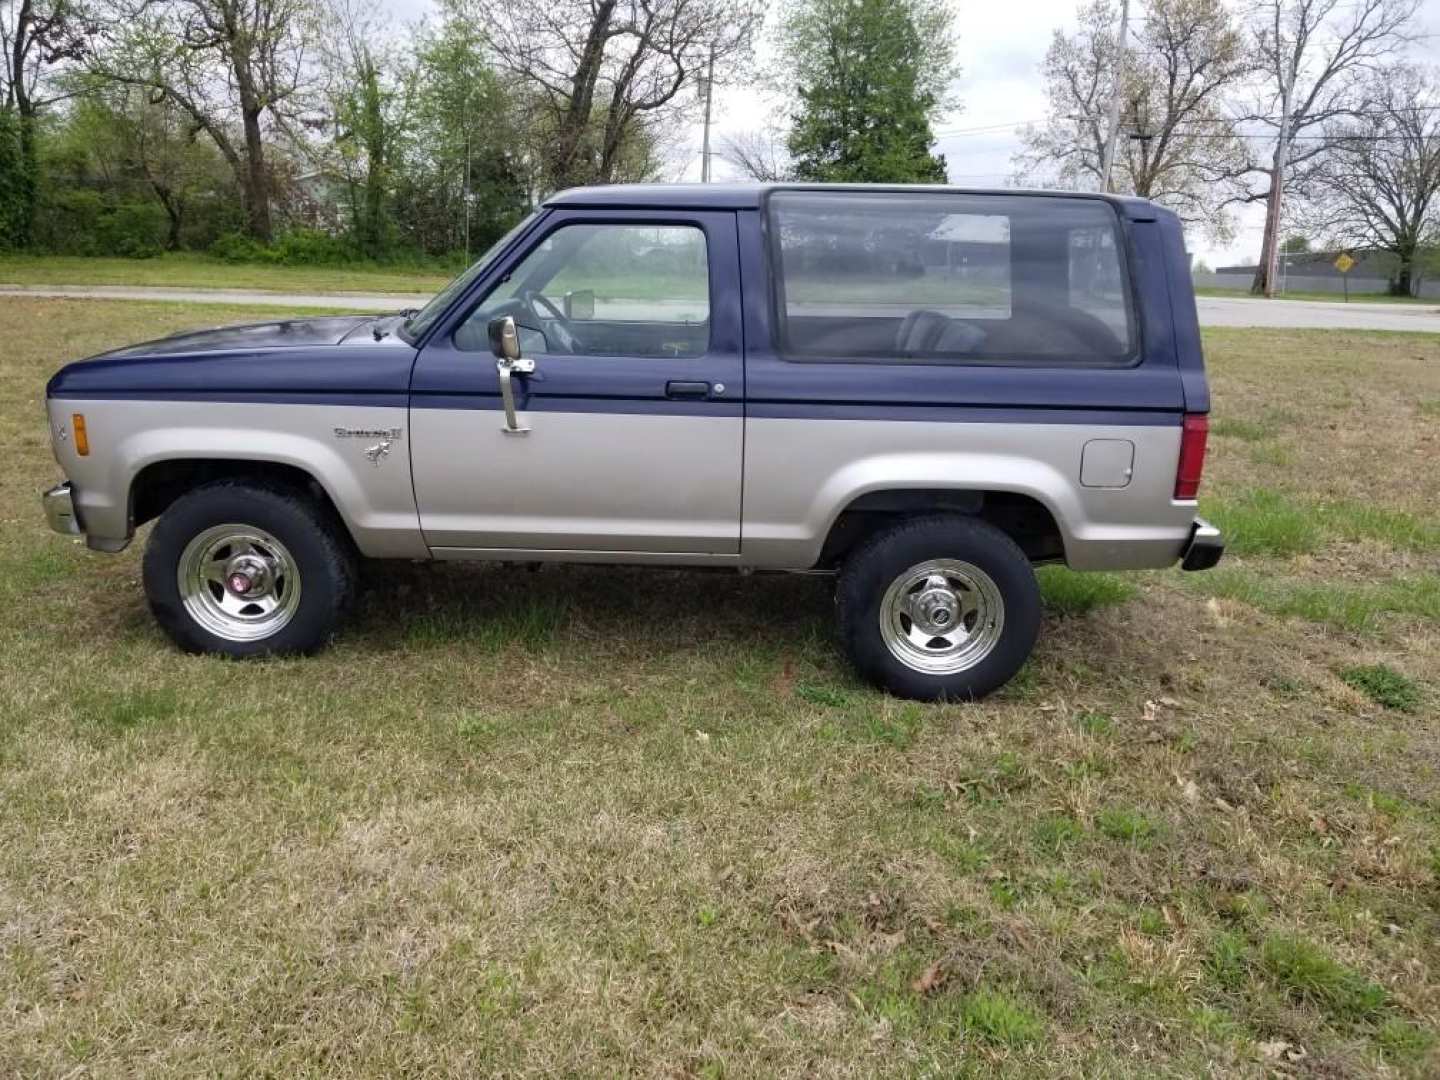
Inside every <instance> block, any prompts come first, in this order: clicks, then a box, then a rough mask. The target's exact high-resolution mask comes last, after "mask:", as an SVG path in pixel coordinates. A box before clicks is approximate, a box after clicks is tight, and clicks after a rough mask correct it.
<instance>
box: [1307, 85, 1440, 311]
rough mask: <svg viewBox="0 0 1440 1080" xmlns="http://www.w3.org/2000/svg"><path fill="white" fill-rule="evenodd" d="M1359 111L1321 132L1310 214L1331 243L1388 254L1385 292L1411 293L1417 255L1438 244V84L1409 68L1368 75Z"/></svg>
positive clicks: (1439, 102) (1439, 94) (1439, 108)
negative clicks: (1322, 143)
mask: <svg viewBox="0 0 1440 1080" xmlns="http://www.w3.org/2000/svg"><path fill="white" fill-rule="evenodd" d="M1364 99H1365V109H1364V111H1363V112H1360V113H1359V114H1358V115H1356V116H1355V117H1354V118H1352V119H1346V120H1340V121H1336V122H1335V123H1333V124H1332V125H1331V126H1330V127H1329V128H1327V130H1326V140H1325V141H1326V149H1325V152H1324V154H1322V155H1321V156H1320V157H1319V158H1317V166H1316V169H1315V176H1314V180H1313V200H1312V209H1311V214H1312V216H1313V218H1314V219H1315V221H1316V225H1317V227H1319V228H1321V229H1323V230H1324V231H1325V235H1326V236H1327V237H1328V238H1329V239H1330V240H1331V242H1332V243H1334V244H1336V245H1337V246H1353V247H1357V248H1368V249H1371V250H1375V251H1383V252H1386V253H1387V254H1389V255H1390V256H1391V260H1392V266H1393V272H1392V274H1391V278H1390V291H1391V293H1393V294H1395V295H1397V296H1409V295H1411V293H1412V292H1413V291H1414V285H1415V278H1416V276H1417V265H1416V264H1417V260H1418V259H1419V257H1420V256H1421V253H1422V252H1423V251H1424V249H1425V248H1426V247H1427V246H1428V245H1430V244H1433V243H1437V242H1440V85H1437V81H1436V78H1435V76H1434V75H1433V74H1427V73H1425V72H1423V71H1420V70H1417V69H1415V68H1412V67H1397V68H1392V69H1390V70H1388V71H1383V72H1379V73H1376V74H1375V75H1374V76H1373V77H1372V78H1371V79H1370V80H1368V81H1367V83H1366V85H1365V93H1364Z"/></svg>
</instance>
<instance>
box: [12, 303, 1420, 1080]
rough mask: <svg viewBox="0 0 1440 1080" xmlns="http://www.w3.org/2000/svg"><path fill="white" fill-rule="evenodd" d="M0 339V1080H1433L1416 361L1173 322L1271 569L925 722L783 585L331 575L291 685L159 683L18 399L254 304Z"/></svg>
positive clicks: (1050, 623)
mask: <svg viewBox="0 0 1440 1080" xmlns="http://www.w3.org/2000/svg"><path fill="white" fill-rule="evenodd" d="M0 313H3V314H4V316H5V320H6V325H7V327H8V328H9V331H8V335H9V336H8V337H7V341H6V352H5V354H4V360H3V362H0V438H3V439H4V442H5V445H6V446H7V448H8V450H9V457H8V458H7V467H6V469H4V470H0V521H3V523H4V526H5V527H4V528H3V529H0V599H3V601H4V603H0V656H3V658H4V662H3V663H0V807H3V811H0V1015H3V1017H4V1020H3V1021H0V1062H3V1063H4V1065H3V1067H0V1072H3V1073H5V1074H6V1075H7V1076H8V1075H10V1074H14V1075H18V1076H32V1075H33V1076H63V1075H71V1074H85V1075H97V1076H125V1075H136V1074H144V1075H146V1076H157V1077H169V1076H190V1075H195V1074H197V1073H202V1074H205V1073H225V1074H231V1073H234V1074H245V1075H251V1074H253V1075H275V1076H311V1075H320V1074H324V1075H343V1076H351V1075H354V1076H389V1075H436V1076H443V1075H477V1074H478V1075H506V1076H517V1077H528V1076H579V1075H607V1076H608V1075H643V1076H649V1075H656V1076H659V1075H667V1076H668V1075H672V1074H673V1075H677V1076H697V1077H721V1076H782V1077H798V1076H806V1077H809V1076H815V1077H825V1078H829V1077H837V1078H838V1077H853V1076H865V1077H871V1076H874V1077H889V1076H897V1077H899V1076H958V1077H966V1076H972V1077H973V1076H982V1075H997V1076H1023V1077H1040V1076H1135V1077H1141V1076H1145V1077H1148V1076H1177V1077H1178V1076H1210V1075H1218V1076H1252V1075H1260V1074H1261V1073H1264V1072H1267V1071H1274V1070H1275V1069H1276V1068H1287V1069H1291V1070H1292V1071H1294V1072H1296V1073H1297V1074H1302V1073H1305V1072H1306V1071H1307V1070H1308V1072H1310V1073H1313V1074H1315V1075H1324V1076H1332V1075H1333V1076H1374V1075H1394V1076H1397V1077H1400V1078H1404V1080H1420V1078H1429V1077H1433V1076H1436V1075H1440V1057H1437V1054H1440V1050H1437V1045H1436V1042H1435V1028H1436V1018H1437V1017H1440V984H1437V981H1436V980H1435V978H1434V977H1433V973H1434V972H1435V971H1436V970H1440V940H1437V935H1436V934H1435V933H1433V929H1434V923H1435V889H1436V888H1437V882H1440V838H1437V835H1436V832H1435V825H1436V820H1437V819H1436V816H1435V814H1436V809H1435V808H1436V807H1440V728H1437V726H1436V725H1435V724H1434V723H1432V722H1431V715H1430V712H1431V711H1433V709H1432V707H1431V702H1432V697H1433V687H1435V686H1437V685H1440V644H1437V638H1436V634H1435V628H1436V627H1437V626H1440V575H1436V574H1435V572H1434V571H1435V564H1434V560H1433V555H1432V549H1429V548H1427V547H1426V546H1425V545H1427V544H1428V543H1429V541H1428V540H1427V539H1425V537H1426V536H1427V535H1428V534H1427V533H1426V532H1425V530H1427V529H1433V528H1434V527H1436V526H1437V524H1440V520H1437V511H1436V509H1435V508H1436V507H1437V506H1440V478H1437V477H1436V476H1435V473H1436V472H1437V470H1433V469H1429V468H1427V467H1426V465H1427V463H1428V460H1429V458H1428V457H1427V454H1428V452H1429V449H1431V447H1430V444H1429V443H1427V442H1426V441H1425V439H1426V437H1427V436H1428V434H1429V432H1428V431H1427V430H1426V429H1425V428H1424V426H1423V425H1420V424H1417V423H1416V402H1417V401H1424V400H1428V399H1437V400H1440V341H1437V340H1436V339H1435V338H1425V337H1423V336H1421V335H1410V336H1399V335H1370V334H1347V333H1330V332H1326V333H1316V334H1307V333H1290V332H1285V333H1280V332H1268V331H1265V332H1261V331H1224V332H1207V334H1206V347H1207V350H1208V355H1209V359H1210V363H1211V367H1212V371H1213V372H1214V379H1213V382H1212V393H1213V394H1214V397H1215V402H1216V408H1217V414H1218V415H1225V416H1235V417H1238V418H1242V419H1245V420H1248V421H1250V422H1254V423H1257V424H1260V425H1262V426H1264V427H1265V428H1266V429H1267V430H1276V431H1281V430H1283V437H1276V438H1275V439H1271V440H1266V439H1262V440H1258V441H1257V440H1251V441H1249V442H1247V441H1246V440H1244V439H1239V438H1230V439H1226V438H1223V437H1222V438H1220V439H1217V453H1216V455H1215V458H1214V459H1213V460H1212V462H1211V468H1210V472H1209V474H1208V475H1207V478H1206V497H1207V503H1208V500H1209V498H1211V497H1214V498H1215V499H1217V500H1220V501H1222V502H1226V501H1232V502H1241V503H1243V502H1244V499H1245V496H1246V493H1248V492H1252V491H1255V490H1257V489H1262V490H1266V491H1272V492H1275V493H1278V494H1279V496H1280V497H1281V498H1282V499H1283V500H1284V501H1285V502H1286V503H1287V504H1288V505H1290V506H1291V508H1292V509H1298V510H1303V511H1305V512H1306V513H1309V514H1312V516H1313V517H1314V519H1315V522H1316V528H1317V529H1318V537H1317V541H1316V543H1317V546H1316V547H1315V549H1314V550H1313V551H1312V552H1310V553H1309V554H1299V555H1291V554H1270V553H1265V552H1259V553H1255V552H1252V553H1242V554H1240V555H1238V556H1234V557H1233V562H1229V563H1228V564H1222V566H1221V567H1220V568H1219V569H1218V570H1217V571H1213V572H1207V573H1203V574H1181V573H1180V572H1179V571H1156V572H1150V573H1145V574H1137V575H1098V576H1097V575H1085V574H1069V573H1066V572H1061V571H1060V570H1059V569H1058V568H1050V569H1046V570H1045V571H1044V572H1043V574H1042V577H1043V578H1044V579H1045V582H1046V584H1045V589H1046V597H1047V607H1046V610H1045V615H1044V619H1043V624H1042V628H1041V636H1040V640H1039V644H1038V646H1037V649H1036V652H1035V655H1034V656H1033V658H1032V659H1031V660H1030V662H1029V663H1028V664H1027V665H1026V666H1025V668H1024V669H1023V671H1022V673H1021V676H1020V677H1019V678H1018V679H1017V680H1015V681H1014V682H1013V683H1012V684H1011V685H1010V686H1008V687H1006V688H1005V690H1004V691H1003V692H1002V693H1000V694H997V695H995V696H993V697H992V698H990V699H987V700H986V701H984V702H980V703H974V704H967V703H941V704H920V703H916V702H903V701H898V700H896V699H893V698H890V697H887V696H885V695H883V694H880V693H877V692H875V691H874V690H872V689H871V688H869V687H867V686H865V685H863V684H861V683H860V682H859V681H858V680H857V679H856V678H855V676H854V674H853V673H852V672H851V671H850V670H849V668H848V667H847V666H846V664H845V663H844V661H843V659H842V657H841V654H840V651H839V649H838V648H837V644H836V641H835V637H834V629H833V600H832V594H831V591H830V590H829V589H828V588H827V587H826V586H827V584H828V583H825V582H820V581H816V580H815V579H813V578H808V577H798V576H795V577H791V576H778V575H777V576H765V575H758V574H757V575H754V576H752V577H746V578H742V577H740V576H738V575H729V574H718V573H689V572H680V571H664V570H645V569H639V568H633V569H630V568H624V567H613V566H612V567H563V566H550V565H547V566H546V567H545V568H544V569H543V570H542V571H540V572H539V573H530V572H528V571H526V570H524V569H522V568H518V567H514V566H503V565H496V566H460V565H455V564H441V565H435V566H414V565H410V564H407V563H398V564H393V565H392V564H377V565H367V566H366V567H365V573H364V578H365V581H366V589H365V591H364V592H363V594H362V596H361V597H360V599H359V602H358V604H357V607H356V610H355V612H354V615H353V617H352V619H351V620H350V621H349V622H348V623H347V624H346V626H345V627H344V630H343V632H342V633H341V634H340V635H339V637H338V638H337V640H336V641H335V642H334V644H333V645H332V646H331V647H330V648H329V649H327V650H325V651H324V652H322V653H320V654H319V655H316V656H314V657H310V658H306V659H290V660H283V661H274V662H264V663H244V664H240V663H227V662H223V661H218V660H215V659H213V658H207V657H195V656H189V655H185V654H183V653H181V652H179V651H178V650H176V649H174V648H173V647H172V646H171V645H170V644H169V643H168V642H167V641H166V640H165V639H164V638H163V636H162V635H161V634H160V633H159V631H158V630H157V629H156V627H155V625H154V623H153V620H152V619H151V618H150V616H149V614H148V612H147V610H146V606H145V601H144V598H143V595H142V594H141V591H140V588H139V582H138V579H139V576H140V560H141V558H142V555H143V543H144V539H145V537H144V535H143V533H142V535H141V537H140V538H139V539H140V543H137V544H136V545H134V546H133V547H132V548H131V549H130V550H128V551H126V552H124V553H123V554H121V555H118V556H100V555H97V554H92V553H89V552H87V551H85V550H84V549H83V547H82V546H80V545H77V544H75V543H73V542H72V541H69V540H67V539H65V538H63V537H57V536H54V535H52V534H50V533H49V532H48V531H47V530H46V528H45V526H44V523H43V521H41V519H40V514H39V511H38V506H37V503H36V493H37V492H38V491H40V490H43V488H44V487H46V486H48V485H49V484H50V483H53V482H54V480H55V479H56V469H55V465H54V461H53V458H52V456H51V454H50V450H49V447H48V444H47V433H46V431H45V427H44V421H43V418H42V416H43V414H42V410H41V406H42V394H43V385H44V380H45V378H46V377H47V376H48V375H49V373H50V372H51V371H53V370H54V368H55V367H56V365H58V364H59V363H62V362H63V361H64V360H66V359H68V358H71V357H75V356H80V355H84V354H87V353H93V352H95V351H98V350H99V349H101V348H105V347H109V346H113V345H118V344H121V343H123V342H125V341H129V340H136V339H139V338H142V337H153V336H155V335H157V334H165V333H170V332H173V331H176V330H179V329H182V328H185V327H189V326H196V325H214V324H216V323H220V322H225V321H239V320H243V319H253V318H256V317H259V318H273V317H275V315H276V314H277V313H275V312H273V311H263V310H262V311H255V310H243V309H225V308H219V307H209V306H206V307H183V306H179V305H167V304H152V303H145V304H132V303H125V302H103V303H102V302H86V301H58V300H50V301H47V300H39V299H33V298H31V299H20V300H14V299H5V300H0ZM1309 417H1324V422H1323V423H1317V424H1310V423H1308V422H1306V421H1305V419H1304V418H1309ZM1271 444H1276V445H1283V446H1284V447H1285V448H1287V449H1289V450H1291V451H1292V452H1293V453H1294V461H1293V462H1292V463H1290V464H1275V465H1266V466H1264V471H1263V472H1261V467H1260V466H1257V465H1256V464H1255V463H1254V461H1253V460H1251V458H1250V456H1249V453H1248V451H1249V450H1251V449H1252V448H1253V447H1254V446H1263V445H1271ZM1364 506H1375V507H1380V508H1383V510H1384V511H1385V513H1386V514H1387V515H1405V516H1404V517H1384V518H1383V519H1377V518H1374V517H1371V518H1369V519H1366V521H1365V523H1363V524H1356V525H1351V524H1346V523H1344V521H1343V520H1337V519H1335V518H1334V517H1333V515H1332V516H1327V511H1326V510H1325V508H1327V507H1341V508H1344V510H1345V513H1346V514H1347V515H1350V516H1352V517H1354V519H1355V520H1356V521H1360V520H1361V517H1360V516H1359V515H1353V514H1350V511H1351V510H1352V509H1353V508H1355V507H1364ZM1417 530H1418V533H1417ZM1351 536H1354V537H1357V538H1358V539H1350V538H1348V537H1351ZM1417 536H1418V537H1419V538H1418V539H1417ZM1357 545H1363V547H1361V546H1357ZM1231 558H1232V556H1227V560H1230V559H1231ZM1097 585H1098V586H1099V591H1095V590H1094V587H1095V586H1097ZM1240 586H1243V588H1241V587H1240ZM1227 590H1228V591H1229V592H1233V593H1234V595H1233V596H1231V595H1227ZM676 596H688V597H692V598H698V600H697V601H696V602H693V603H687V604H684V605H680V606H679V607H677V605H676V604H675V597H676ZM1336 597H1339V602H1338V604H1337V602H1336V599H1335V598H1336ZM1252 601H1255V602H1256V603H1255V606H1251V602H1252ZM1262 604H1268V605H1269V606H1270V608H1281V609H1283V608H1286V607H1290V606H1295V605H1299V606H1300V607H1302V608H1304V609H1305V610H1306V611H1308V612H1309V613H1310V614H1311V615H1316V616H1318V617H1320V618H1322V619H1329V620H1333V621H1329V622H1319V623H1317V622H1312V621H1310V620H1309V619H1305V618H1290V617H1285V616H1282V615H1276V614H1274V613H1272V611H1271V610H1268V609H1267V607H1265V606H1262ZM1382 608H1383V609H1384V610H1381V609H1382ZM1347 623H1348V624H1351V625H1353V626H1357V627H1360V628H1361V630H1363V634H1364V640H1363V642H1362V643H1358V644H1357V641H1356V635H1357V633H1359V632H1361V631H1360V630H1355V629H1351V625H1346V624H1347ZM1362 661H1363V662H1364V663H1365V664H1367V665H1377V666H1378V665H1384V666H1385V667H1387V668H1389V669H1391V670H1393V671H1395V672H1403V673H1404V675H1405V677H1406V678H1407V679H1408V680H1410V682H1412V683H1413V684H1414V685H1415V686H1416V687H1418V688H1419V692H1420V694H1421V699H1420V702H1419V705H1418V706H1417V711H1416V712H1414V713H1406V712H1403V711H1400V710H1398V709H1395V708H1381V707H1378V706H1377V707H1373V708H1372V707H1369V706H1368V705H1362V704H1359V702H1360V701H1361V699H1359V698H1358V697H1357V692H1355V691H1352V690H1350V689H1347V688H1346V687H1345V686H1344V685H1342V684H1341V683H1339V682H1338V673H1340V672H1343V671H1345V670H1346V669H1347V668H1348V667H1350V666H1353V665H1355V664H1356V663H1359V662H1362ZM1277 941H1278V942H1279V944H1276V942H1277ZM1293 941H1299V942H1302V943H1303V944H1300V945H1295V944H1292V942H1293ZM931 972H933V973H934V974H933V975H932V976H931V977H930V978H928V979H927V978H926V975H927V973H931ZM1376 987H1383V988H1384V989H1383V991H1382V993H1381V995H1377V994H1376V993H1375V990H1374V988H1376ZM1280 1040H1283V1041H1284V1042H1286V1043H1287V1044H1289V1046H1290V1047H1291V1048H1303V1049H1304V1055H1305V1056H1304V1058H1303V1059H1300V1060H1297V1061H1291V1060H1290V1059H1289V1058H1288V1057H1286V1058H1284V1059H1283V1060H1281V1061H1279V1062H1275V1061H1272V1060H1271V1059H1270V1058H1269V1057H1266V1053H1267V1050H1270V1049H1273V1044H1274V1043H1275V1042H1276V1041H1280ZM1267 1044H1270V1045H1269V1046H1268V1047H1267ZM1292 1067H1293V1068H1292Z"/></svg>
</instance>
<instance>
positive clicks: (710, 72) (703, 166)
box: [700, 44, 715, 184]
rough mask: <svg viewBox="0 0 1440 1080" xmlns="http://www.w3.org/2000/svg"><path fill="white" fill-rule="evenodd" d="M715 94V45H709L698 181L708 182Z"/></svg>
mask: <svg viewBox="0 0 1440 1080" xmlns="http://www.w3.org/2000/svg"><path fill="white" fill-rule="evenodd" d="M714 96H715V46H714V45H713V44H712V45H711V46H710V66H709V68H708V69H707V70H706V72H705V143H704V147H703V149H701V151H700V182H701V183H702V184H708V183H709V182H710V101H711V99H712V98H713V97H714Z"/></svg>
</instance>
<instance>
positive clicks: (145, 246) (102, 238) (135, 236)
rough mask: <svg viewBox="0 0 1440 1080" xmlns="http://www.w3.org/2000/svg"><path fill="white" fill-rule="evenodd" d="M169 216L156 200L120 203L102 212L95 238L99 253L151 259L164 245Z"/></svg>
mask: <svg viewBox="0 0 1440 1080" xmlns="http://www.w3.org/2000/svg"><path fill="white" fill-rule="evenodd" d="M168 223H169V219H168V218H167V217H166V216H165V210H164V209H163V208H162V207H160V206H159V205H157V204H155V203H153V202H152V203H133V202H132V203H121V204H120V205H119V206H117V207H115V208H114V209H113V210H111V211H109V212H108V213H106V214H104V215H103V216H102V217H101V219H100V222H99V229H98V232H97V236H96V242H97V244H98V246H99V248H100V251H99V253H100V254H102V255H121V256H124V257H125V258H128V259H153V258H154V257H155V256H157V255H159V254H160V253H161V252H162V251H163V250H164V248H165V232H166V229H167V226H168Z"/></svg>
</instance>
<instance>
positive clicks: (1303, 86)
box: [1241, 0, 1419, 296]
mask: <svg viewBox="0 0 1440 1080" xmlns="http://www.w3.org/2000/svg"><path fill="white" fill-rule="evenodd" d="M1418 4H1419V0H1257V2H1256V4H1255V7H1254V8H1253V11H1252V15H1251V33H1252V36H1253V39H1254V47H1253V51H1254V54H1255V56H1256V57H1257V60H1258V62H1259V65H1260V71H1261V72H1262V74H1263V82H1262V86H1261V88H1260V91H1259V93H1258V95H1257V96H1256V98H1255V99H1254V101H1253V102H1252V103H1251V104H1252V107H1251V109H1250V110H1249V111H1248V112H1246V113H1245V114H1244V115H1243V116H1242V117H1241V119H1242V120H1243V121H1246V122H1249V123H1252V124H1256V125H1259V126H1260V127H1261V128H1263V129H1264V130H1266V131H1268V132H1273V141H1272V143H1271V152H1270V154H1269V161H1268V163H1263V164H1262V163H1258V162H1251V163H1247V165H1246V166H1245V168H1244V170H1243V173H1244V174H1248V175H1251V176H1256V177H1258V178H1259V179H1260V180H1261V181H1262V183H1261V185H1260V186H1252V187H1250V188H1248V189H1247V190H1246V191H1245V193H1244V194H1243V195H1242V196H1241V198H1242V199H1243V200H1244V201H1247V202H1259V201H1261V200H1264V201H1265V232H1264V236H1263V239H1262V241H1261V248H1260V260H1259V262H1258V263H1257V265H1256V269H1255V279H1254V281H1253V282H1252V284H1251V287H1250V291H1251V292H1254V293H1263V294H1264V295H1266V296H1273V295H1274V293H1275V280H1274V275H1273V269H1274V263H1275V260H1276V258H1277V255H1278V252H1279V240H1280V218H1281V204H1282V200H1283V197H1284V195H1285V193H1286V192H1294V193H1303V192H1304V191H1305V189H1306V187H1307V185H1308V183H1309V179H1310V173H1311V170H1312V168H1313V167H1314V166H1315V165H1316V164H1317V163H1318V162H1317V159H1318V158H1319V157H1320V156H1321V155H1323V154H1324V153H1325V152H1326V147H1327V144H1328V139H1327V137H1326V135H1325V131H1326V129H1327V127H1332V128H1333V125H1334V124H1336V123H1337V122H1338V121H1341V120H1344V119H1345V118H1347V117H1353V116H1355V115H1356V113H1357V111H1358V110H1359V109H1360V107H1361V106H1362V104H1363V102H1362V101H1361V99H1360V96H1359V93H1358V92H1359V89H1360V84H1361V83H1362V81H1363V80H1365V79H1366V78H1367V76H1368V73H1369V72H1370V71H1372V70H1374V69H1375V68H1376V67H1378V66H1381V65H1383V64H1384V63H1385V62H1386V61H1387V60H1388V59H1389V58H1390V57H1392V56H1393V55H1394V54H1395V52H1396V51H1397V50H1398V49H1399V48H1400V47H1401V46H1402V45H1404V44H1406V43H1408V42H1409V41H1411V40H1412V39H1413V34H1412V33H1411V31H1410V27H1411V25H1412V20H1413V18H1414V15H1415V10H1416V8H1417V7H1418Z"/></svg>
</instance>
